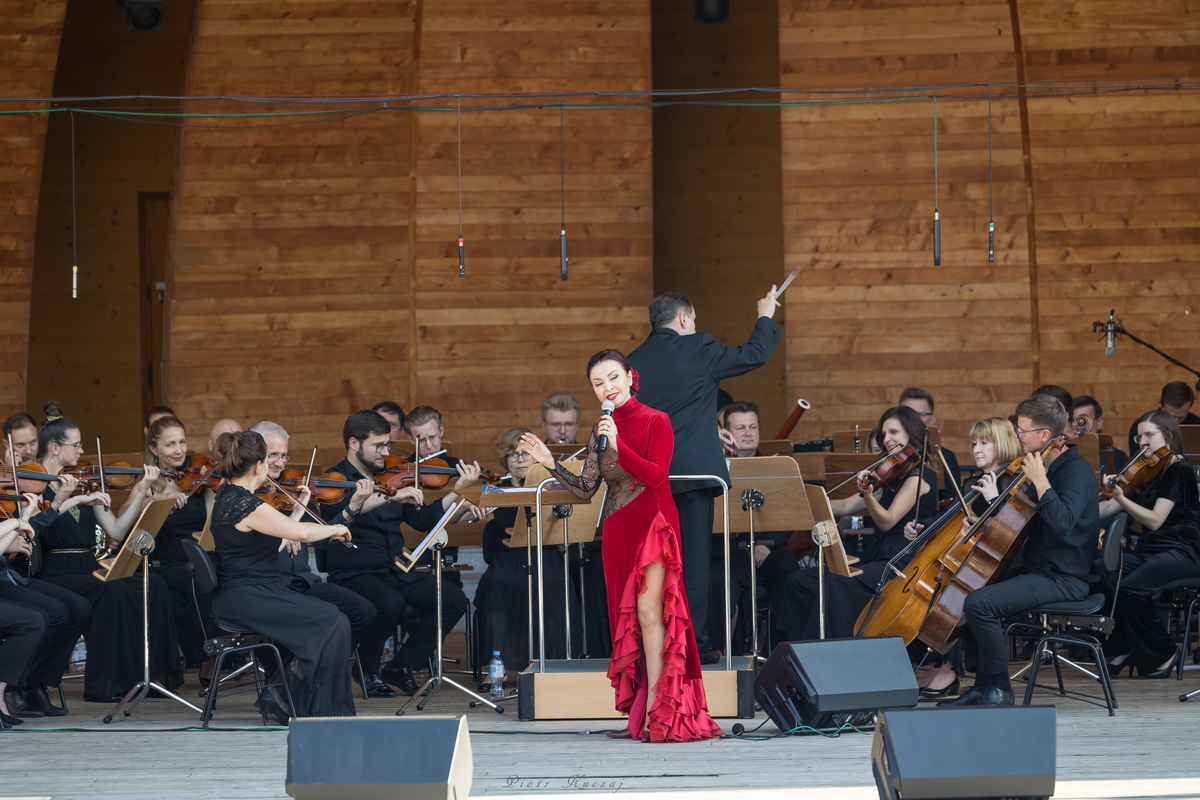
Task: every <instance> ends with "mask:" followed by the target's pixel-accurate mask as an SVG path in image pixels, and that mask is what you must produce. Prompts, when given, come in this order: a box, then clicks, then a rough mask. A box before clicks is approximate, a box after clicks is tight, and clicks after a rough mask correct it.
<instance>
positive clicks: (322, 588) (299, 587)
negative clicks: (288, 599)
mask: <svg viewBox="0 0 1200 800" xmlns="http://www.w3.org/2000/svg"><path fill="white" fill-rule="evenodd" d="M291 586H292V589H294V590H295V591H297V592H300V593H301V594H306V595H308V596H309V597H315V598H317V599H318V600H324V601H325V602H326V603H332V604H333V605H335V606H337V610H338V611H340V612H342V614H343V615H345V617H346V619H347V620H348V621H349V622H350V638H351V639H352V640H353V641H354V642H361V641H362V637H363V634H364V633H366V632H367V631H368V630H370V629H371V627H372V626H373V625H374V624H375V618H376V617H377V616H379V611H378V610H377V609H376V608H375V605H374V604H373V603H372V602H371V601H370V600H368V599H367V598H365V597H363V596H362V595H361V594H359V593H358V592H354V591H351V590H350V589H347V588H346V587H345V586H338V585H337V584H335V583H325V582H324V581H318V582H317V583H314V584H312V585H309V584H308V583H307V582H305V581H304V580H303V579H299V578H293V579H292V584H291ZM364 669H365V667H364Z"/></svg>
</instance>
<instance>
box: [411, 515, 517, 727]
mask: <svg viewBox="0 0 1200 800" xmlns="http://www.w3.org/2000/svg"><path fill="white" fill-rule="evenodd" d="M458 506H459V504H458V503H451V504H450V507H449V508H447V509H446V513H444V514H442V518H441V519H439V520H438V523H437V524H436V525H434V526H433V528H432V529H431V530H430V531H429V533H428V534H427V535H426V536H425V538H424V539H423V540H422V541H421V543H420V544H419V545H417V547H416V549H415V550H411V551H410V550H409V549H408V548H404V550H403V554H402V555H399V556H396V559H395V561H394V562H393V563H395V565H396V566H397V567H398V568H399V569H400V570H401V571H402V572H408V571H409V570H411V569H412V568H413V567H415V566H416V564H417V559H419V558H420V557H421V555H422V554H423V553H424V552H425V551H426V550H428V549H430V548H432V549H433V580H434V586H435V589H436V600H435V602H436V604H437V605H436V606H435V607H434V614H436V615H437V616H436V617H435V619H436V620H437V640H436V645H435V650H434V653H433V665H432V666H431V668H430V670H429V680H427V681H425V683H424V685H423V686H421V688H420V689H418V690H417V693H416V694H414V695H413V696H412V697H410V698H408V701H407V702H405V704H404V705H402V706H401V707H400V708H398V709H396V716H397V717H402V716H404V713H405V712H406V711H408V708H409V706H411V705H412V704H413V703H416V704H417V711H424V710H425V704H426V703H428V702H429V701H430V699H432V697H433V696H434V695H435V694H437V692H438V689H440V688H441V686H442V684H443V683H448V684H450V685H451V686H453V687H454V688H455V689H458V690H459V691H460V692H462V693H463V694H467V695H470V696H471V697H474V698H475V699H476V700H477V701H479V702H480V703H483V704H484V705H487V706H490V707H491V708H493V709H495V711H496V713H497V714H503V713H504V706H499V705H496V704H495V703H493V702H492V701H491V700H486V699H484V698H483V697H482V696H480V695H478V694H476V693H475V692H473V691H471V690H470V689H468V688H467V687H465V686H463V685H462V684H461V683H458V682H457V681H455V680H454V679H452V678H447V677H446V676H445V674H444V672H443V669H442V548H443V547H445V546H446V542H447V540H448V537H447V536H446V525H448V524H449V522H450V520H451V519H452V518H453V517H454V514H455V512H456V511H457V510H458ZM474 706H475V704H474V703H472V704H471V707H472V708H474Z"/></svg>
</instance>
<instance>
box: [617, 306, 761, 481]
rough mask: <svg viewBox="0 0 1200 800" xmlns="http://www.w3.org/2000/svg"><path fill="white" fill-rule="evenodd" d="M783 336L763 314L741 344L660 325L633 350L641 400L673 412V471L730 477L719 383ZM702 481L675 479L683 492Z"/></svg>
mask: <svg viewBox="0 0 1200 800" xmlns="http://www.w3.org/2000/svg"><path fill="white" fill-rule="evenodd" d="M782 338H783V331H781V330H780V329H779V326H778V325H776V324H775V323H774V322H773V321H772V320H771V319H769V318H768V317H759V318H758V321H757V322H756V323H755V324H754V331H753V332H752V333H751V334H750V339H749V341H747V342H746V343H745V344H743V345H741V346H740V347H727V346H726V345H723V344H721V343H720V342H718V341H716V340H715V339H713V337H711V336H709V335H708V334H707V333H694V334H691V335H689V336H680V335H679V334H678V333H676V332H675V331H674V330H672V329H670V328H656V329H655V330H653V331H651V333H650V335H649V336H648V337H646V341H644V342H642V344H641V345H640V346H639V347H638V348H637V349H636V350H634V351H633V352H632V353H630V354H629V363H630V364H632V365H633V368H634V369H636V370H637V371H638V373H639V375H640V378H641V389H640V391H639V392H638V400H640V401H641V402H643V403H645V404H646V405H648V406H650V407H651V408H657V409H658V410H659V411H662V412H665V413H666V414H667V416H669V417H670V418H671V428H672V429H673V430H674V432H675V454H674V456H673V457H672V459H671V474H673V475H718V476H720V477H721V478H723V479H724V480H725V481H726V482H728V481H729V469H728V467H726V465H725V456H724V454H723V452H722V450H721V440H720V438H719V437H718V435H717V384H718V383H719V382H720V381H722V380H724V379H725V378H733V377H736V376H738V375H745V374H746V373H747V372H750V371H751V370H753V369H757V368H758V367H761V366H762V365H763V364H766V363H767V360H768V359H770V357H771V354H772V353H773V352H775V348H776V347H778V346H779V342H780V340H781V339H782ZM702 485H703V484H699V483H695V482H690V481H672V483H671V489H672V491H675V492H681V491H688V490H690V489H696V488H700V487H701V486H702Z"/></svg>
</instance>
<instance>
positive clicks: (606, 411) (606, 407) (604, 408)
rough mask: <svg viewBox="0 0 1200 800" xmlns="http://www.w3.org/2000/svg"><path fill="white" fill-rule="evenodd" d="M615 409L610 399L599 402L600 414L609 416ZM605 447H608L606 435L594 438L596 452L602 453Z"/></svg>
mask: <svg viewBox="0 0 1200 800" xmlns="http://www.w3.org/2000/svg"><path fill="white" fill-rule="evenodd" d="M615 409H616V406H615V405H614V404H613V401H612V400H605V401H604V402H603V403H601V404H600V416H602V417H611V416H612V413H613V411H614V410H615ZM607 449H608V437H607V436H601V437H600V438H599V439H597V440H596V452H597V453H603V452H604V451H605V450H607Z"/></svg>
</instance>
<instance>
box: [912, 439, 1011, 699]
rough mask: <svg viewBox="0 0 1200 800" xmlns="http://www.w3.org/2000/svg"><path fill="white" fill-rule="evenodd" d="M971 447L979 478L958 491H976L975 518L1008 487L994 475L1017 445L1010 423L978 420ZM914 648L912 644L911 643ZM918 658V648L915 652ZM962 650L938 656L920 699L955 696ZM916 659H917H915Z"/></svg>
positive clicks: (915, 527)
mask: <svg viewBox="0 0 1200 800" xmlns="http://www.w3.org/2000/svg"><path fill="white" fill-rule="evenodd" d="M968 436H969V441H970V443H971V458H972V459H973V460H974V461H975V467H976V469H977V470H978V471H979V473H980V474H979V475H978V476H975V477H968V478H964V479H963V481H962V489H961V491H962V492H963V493H964V494H966V493H967V492H970V491H976V492H978V493H979V496H978V497H976V498H975V500H974V502H972V503H970V508H969V509H968V513H970V514H972V515H973V516H978V515H979V514H981V513H982V512H983V511H984V510H985V509H986V507H987V504H988V503H990V502H992V501H993V500H995V499H996V498H997V497H999V496H1000V492H1002V491H1004V490H1005V489H1007V488H1008V487H1009V485H1010V484H1011V482H1012V476H1010V475H1005V474H1000V475H999V477H997V473H998V472H1000V471H1001V467H1005V466H1007V465H1008V464H1010V463H1012V462H1013V461H1015V460H1016V459H1017V458H1020V456H1021V443H1020V442H1019V441H1017V435H1016V433H1014V432H1013V426H1012V423H1011V422H1009V421H1008V420H1006V419H1003V418H1001V417H990V418H988V419H984V420H980V421H979V422H976V423H975V424H974V425H972V426H971V430H970V433H969V434H968ZM927 522H928V520H922V521H921V522H915V523H914V522H909V523H907V524H906V525H905V526H904V536H905V538H906V539H909V540H910V541H911V540H913V539H915V538H916V537H917V535H918V534H919V533H921V531H922V530H924V528H925V524H926V523H927ZM914 644H915V643H914ZM910 652H913V654H914V655H918V653H919V652H920V648H919V647H918V648H915V652H914V651H912V650H910ZM961 653H962V647H961V646H960V645H959V644H957V643H956V644H955V645H954V647H953V648H951V650H950V652H948V653H946V654H944V655H943V654H938V655H937V657H936V658H935V659H934V661H933V663H932V664H931V666H930V668H929V670H928V671H927V672H926V673H925V675H924V677H923V678H922V680H921V683H920V692H921V697H927V698H942V697H950V696H953V695H956V694H958V688H959V682H958V672H959V668H960V667H961V662H962V655H961ZM918 657H920V656H919V655H918Z"/></svg>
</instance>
